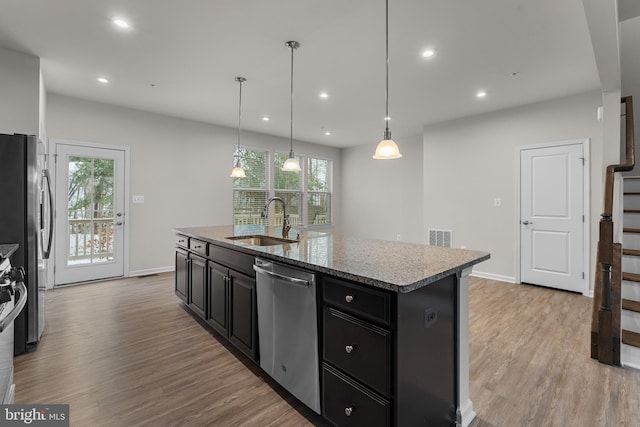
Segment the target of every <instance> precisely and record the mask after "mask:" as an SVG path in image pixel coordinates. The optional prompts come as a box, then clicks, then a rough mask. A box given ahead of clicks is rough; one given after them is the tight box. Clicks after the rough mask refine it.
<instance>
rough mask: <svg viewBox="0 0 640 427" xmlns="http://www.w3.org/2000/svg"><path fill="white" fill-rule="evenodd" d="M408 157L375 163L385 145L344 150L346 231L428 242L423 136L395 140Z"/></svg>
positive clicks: (374, 236) (372, 142)
mask: <svg viewBox="0 0 640 427" xmlns="http://www.w3.org/2000/svg"><path fill="white" fill-rule="evenodd" d="M394 139H395V141H396V142H397V143H398V146H399V147H400V152H401V153H402V158H400V159H396V160H374V159H373V158H372V157H371V156H373V153H374V151H375V148H376V145H377V144H378V142H379V141H371V142H370V143H369V144H367V145H361V146H358V147H353V148H346V149H343V150H342V182H343V187H342V206H343V209H342V215H341V219H342V222H341V224H342V228H343V229H344V230H345V231H346V232H348V233H350V234H356V235H361V236H366V237H372V238H377V239H383V240H396V238H397V237H398V235H400V240H403V241H406V242H414V243H423V242H424V239H423V237H424V235H423V233H422V230H423V227H422V136H421V135H416V136H415V137H413V138H406V139H397V138H394Z"/></svg>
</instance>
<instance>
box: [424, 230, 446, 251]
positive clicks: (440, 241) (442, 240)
mask: <svg viewBox="0 0 640 427" xmlns="http://www.w3.org/2000/svg"><path fill="white" fill-rule="evenodd" d="M429 245H430V246H440V247H442V248H450V247H451V230H436V229H433V228H430V229H429Z"/></svg>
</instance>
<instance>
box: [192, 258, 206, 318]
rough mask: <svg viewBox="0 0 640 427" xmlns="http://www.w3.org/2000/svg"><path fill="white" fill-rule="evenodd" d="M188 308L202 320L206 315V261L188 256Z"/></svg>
mask: <svg viewBox="0 0 640 427" xmlns="http://www.w3.org/2000/svg"><path fill="white" fill-rule="evenodd" d="M190 261H191V262H190V273H191V274H190V279H191V280H190V282H189V284H190V285H191V288H190V289H189V308H191V310H193V311H194V313H196V314H197V315H198V316H200V317H202V318H203V319H204V318H206V315H207V314H206V313H207V306H206V303H207V286H206V285H207V260H206V259H205V258H202V257H199V256H197V255H193V254H191V255H190Z"/></svg>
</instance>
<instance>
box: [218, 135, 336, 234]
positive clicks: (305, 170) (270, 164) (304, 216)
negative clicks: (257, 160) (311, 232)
mask: <svg viewBox="0 0 640 427" xmlns="http://www.w3.org/2000/svg"><path fill="white" fill-rule="evenodd" d="M240 148H241V149H245V150H255V151H262V152H265V153H266V155H267V159H266V162H267V167H266V169H265V174H266V177H265V178H266V181H265V182H266V183H267V188H266V190H265V192H266V199H267V200H269V199H270V198H271V197H274V196H275V194H276V192H285V193H286V192H291V193H300V194H301V200H300V213H299V215H300V224H299V225H296V226H294V228H296V227H301V228H302V227H304V228H310V229H322V228H330V227H333V205H334V204H333V169H334V162H335V160H334V159H332V158H329V157H323V156H315V155H308V154H300V153H296V157H298V158H299V160H300V167H301V171H300V172H298V173H300V174H303V175H302V177H301V179H300V190H299V191H298V190H286V189H276V188H275V175H276V173H275V156H276V154H279V155H285V156H288V155H289V153H288V152H284V151H281V150H274V149H269V148H263V147H255V146H245V145H241V146H240ZM233 154H234V157H233V163H234V164H235V160H236V158H235V154H236V150H235V149H234V151H233ZM309 159H317V160H325V161H327V162H328V163H329V164H328V166H329V167H328V169H329V171H328V174H327V175H328V176H327V191H309V186H308V183H309V164H308V162H309ZM231 190H232V196H231V197H232V208H231V209H232V213H231V214H232V223H234V224H235V212H234V208H235V206H233V194H234V192H235V191H263V189H252V188H235V187H234V185H233V182H232V183H231ZM310 193H311V194H327V195H328V197H329V208H328V213H329V218H328V222H327V223H326V224H309V223H308V219H309V218H308V212H307V211H308V203H309V194H310Z"/></svg>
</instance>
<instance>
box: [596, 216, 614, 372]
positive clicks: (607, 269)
mask: <svg viewBox="0 0 640 427" xmlns="http://www.w3.org/2000/svg"><path fill="white" fill-rule="evenodd" d="M598 252H599V255H600V266H601V268H602V274H601V275H600V278H601V280H602V283H601V286H600V289H601V291H602V295H601V298H600V301H601V304H600V308H599V310H598V323H599V328H598V329H599V334H598V361H599V362H601V363H606V364H607V365H612V364H613V329H612V323H613V319H612V313H611V266H612V264H613V222H612V221H611V214H610V213H609V212H605V213H603V214H602V219H601V220H600V241H599V242H598Z"/></svg>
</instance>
